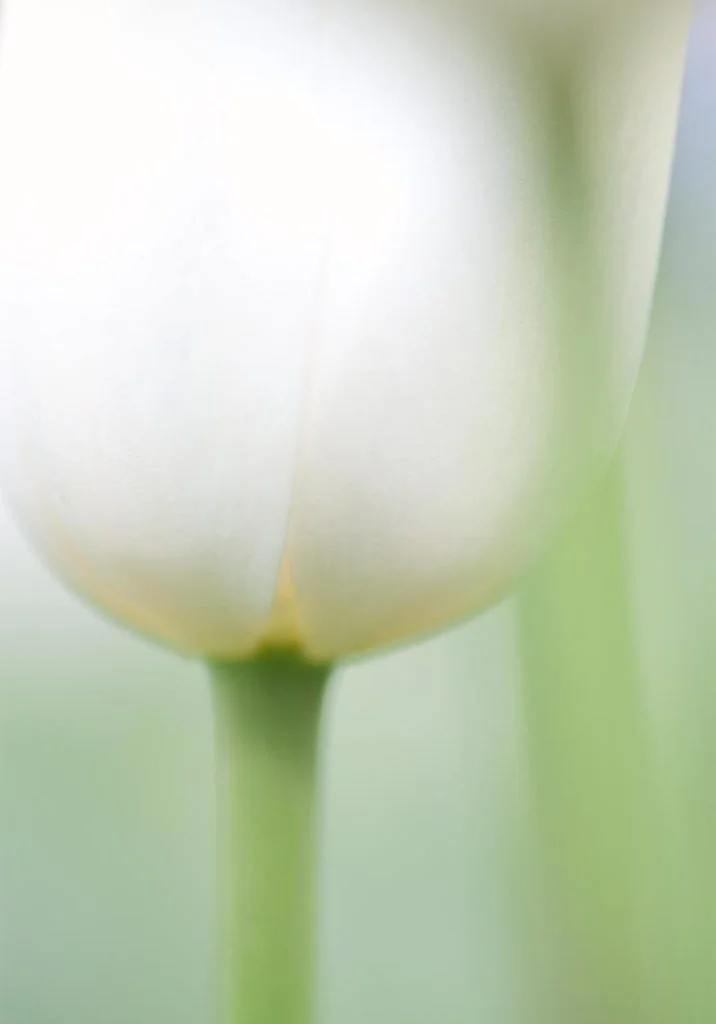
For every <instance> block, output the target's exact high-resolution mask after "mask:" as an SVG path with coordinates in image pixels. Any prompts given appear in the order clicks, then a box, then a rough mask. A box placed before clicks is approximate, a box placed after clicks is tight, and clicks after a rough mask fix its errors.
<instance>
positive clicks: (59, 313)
mask: <svg viewBox="0 0 716 1024" xmlns="http://www.w3.org/2000/svg"><path fill="white" fill-rule="evenodd" d="M7 6H8V7H9V11H8V12H7V23H6V25H5V26H4V38H3V62H2V67H1V69H0V132H1V134H2V148H3V157H2V161H1V162H0V223H1V224H2V229H1V230H0V337H1V338H2V355H3V362H4V366H3V372H4V374H5V379H4V388H5V391H6V392H9V394H10V397H11V404H10V405H8V404H6V406H5V409H4V413H3V415H4V421H5V422H4V430H3V438H2V441H3V446H4V458H3V462H4V468H5V475H6V477H7V479H8V486H9V488H10V491H11V495H12V500H13V503H14V505H15V507H16V508H17V509H18V512H19V514H20V517H21V518H22V519H23V521H24V522H25V524H26V525H27V527H28V529H29V531H30V533H31V535H32V536H33V537H34V539H35V540H36V542H37V544H38V545H39V546H40V547H41V549H43V550H44V551H45V552H46V553H47V555H48V557H49V559H50V560H51V561H52V562H53V563H54V564H55V565H56V566H57V567H58V568H59V569H60V570H61V571H62V572H63V573H64V574H65V575H66V576H67V577H68V578H69V580H70V581H71V582H72V583H74V584H75V585H76V586H78V587H79V588H80V589H82V590H84V591H85V592H86V593H88V595H89V596H90V597H91V598H92V599H94V600H95V601H97V602H98V603H100V604H102V605H104V606H105V607H107V608H108V609H109V610H110V611H111V612H113V613H115V614H117V615H119V616H120V617H122V618H123V619H126V620H128V621H129V622H130V623H132V624H133V625H135V626H137V627H138V628H140V629H146V630H147V631H149V632H150V633H152V634H154V635H156V636H158V637H160V638H162V639H164V640H166V641H169V642H171V643H173V644H177V645H178V646H179V647H181V648H184V649H187V650H196V651H201V652H203V653H208V654H235V653H239V652H241V651H244V650H246V649H248V648H250V647H252V646H253V645H254V644H255V643H256V640H257V637H258V635H259V633H260V631H261V629H262V628H263V624H264V622H265V620H266V618H267V616H268V614H269V611H270V608H271V605H272V603H273V595H274V590H275V587H276V579H277V574H278V569H279V564H280V561H281V555H282V550H283V545H284V541H285V530H286V522H287V516H288V511H289V505H290V494H291V487H292V483H293V475H294V458H295V454H296V446H297V434H298V422H299V419H300V413H301V402H302V399H303V387H304V372H305V368H306V355H307V351H308V348H309V342H310V338H311V333H312V330H313V328H314V326H315V320H316V304H317V295H318V292H317V288H318V281H319V276H320V275H319V266H320V256H321V245H322V241H323V235H324V232H323V231H322V228H321V216H320V214H321V210H320V181H317V180H316V175H315V170H316V168H315V163H316V158H317V147H316V145H314V144H313V142H312V134H315V131H316V126H315V112H314V106H315V104H314V100H313V99H312V97H313V95H314V93H315V82H314V81H313V76H314V74H315V68H316V60H315V50H314V46H315V28H316V22H315V17H314V12H313V4H312V3H308V2H306V3H289V0H284V2H274V3H273V4H271V5H269V4H267V5H265V6H264V8H262V11H261V13H260V14H257V13H256V12H255V8H256V7H257V5H256V4H254V3H246V4H243V5H239V4H237V5H233V9H232V14H231V21H230V23H228V24H227V26H225V27H226V32H225V33H224V37H223V38H222V34H221V33H218V34H215V35H213V36H212V35H211V34H208V35H207V37H206V38H202V36H201V34H200V33H194V35H192V33H190V32H185V33H184V34H183V35H182V36H181V38H179V39H177V37H172V36H171V35H167V36H166V37H165V36H163V35H162V34H161V32H157V33H156V34H154V35H152V34H151V33H150V34H148V35H147V37H146V39H145V38H144V36H143V34H142V33H141V32H140V31H139V29H141V27H142V26H141V25H137V26H135V25H134V24H133V23H132V21H131V19H129V20H127V22H126V23H125V22H122V20H121V18H120V19H119V20H115V19H114V18H113V17H111V16H110V14H109V13H108V12H109V7H107V6H102V5H101V4H100V5H98V7H97V11H96V12H95V13H94V14H93V13H92V11H91V9H90V7H91V5H87V6H85V5H82V4H80V5H75V6H74V7H73V6H72V5H70V10H69V11H66V10H64V5H46V8H47V9H46V10H45V11H44V13H45V14H46V15H47V17H46V18H45V19H38V18H37V17H35V18H34V22H33V19H32V18H27V16H26V13H25V12H24V11H23V5H22V3H18V5H17V7H15V8H13V6H12V3H10V4H8V5H7ZM110 6H111V5H110ZM258 6H260V5H258ZM53 7H54V8H60V9H58V10H57V11H56V13H55V15H54V16H53V13H52V8H53ZM242 10H243V17H242ZM120 13H121V11H120ZM155 13H156V10H155ZM37 14H38V9H37V7H35V15H37ZM185 28H186V26H185ZM194 36H196V38H194ZM217 40H218V42H217ZM6 403H7V399H6Z"/></svg>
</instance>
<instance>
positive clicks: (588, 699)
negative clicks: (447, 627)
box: [519, 463, 656, 1024]
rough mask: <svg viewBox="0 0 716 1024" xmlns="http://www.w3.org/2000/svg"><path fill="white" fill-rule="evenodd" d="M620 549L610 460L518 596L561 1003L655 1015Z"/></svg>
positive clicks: (642, 785)
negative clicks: (557, 936) (648, 984)
mask: <svg viewBox="0 0 716 1024" xmlns="http://www.w3.org/2000/svg"><path fill="white" fill-rule="evenodd" d="M624 556H625V546H624V538H623V533H622V483H621V467H620V465H619V463H617V464H616V465H615V466H614V467H613V469H612V471H611V473H610V475H609V476H608V478H607V479H606V480H605V481H604V483H603V484H602V485H601V487H600V488H599V489H598V491H597V492H596V493H593V494H592V495H590V497H589V499H588V500H587V501H586V502H585V503H584V505H583V506H582V508H581V509H580V510H579V511H578V512H577V514H576V515H575V516H574V517H573V519H572V521H571V522H570V523H569V525H568V526H567V528H566V529H565V530H564V531H563V532H562V534H561V536H560V537H559V539H558V541H557V542H556V543H555V545H554V546H553V548H552V550H551V551H550V552H549V553H548V555H547V556H546V557H545V558H544V560H543V561H542V563H541V564H540V565H539V566H538V567H537V568H536V570H535V571H534V573H533V574H532V576H531V578H530V579H529V580H528V582H527V584H526V586H525V587H524V588H523V591H522V594H521V598H520V601H519V617H520V630H521V651H522V662H523V678H524V707H525V709H526V723H527V740H528V746H529V756H530V762H531V768H532V779H533V785H534V790H533V792H534V795H535V800H536V815H537V822H538V829H539V834H540V840H541V848H542V852H543V854H544V864H545V867H546V869H547V875H546V877H547V879H548V884H549V887H550V894H551V895H553V896H554V904H553V905H554V906H555V907H556V908H557V913H558V915H559V916H560V917H561V920H560V921H559V926H560V930H561V932H562V940H563V942H562V944H561V945H562V948H563V949H564V951H565V962H564V964H563V967H564V976H563V982H562V993H561V996H562V999H563V1001H564V1000H566V1004H565V1003H563V1006H562V1010H563V1012H564V1013H565V1017H566V1019H569V1020H576V1019H579V1020H580V1021H583V1022H584V1021H591V1020H594V1021H609V1022H610V1024H621V1022H624V1024H635V1022H637V1021H641V1020H645V1021H646V1020H647V1019H648V1020H653V1019H656V1018H653V1017H651V1016H649V1013H650V1012H651V1011H649V1010H648V1008H647V1007H646V1006H645V1005H644V992H645V971H646V970H647V966H648V965H647V963H646V958H647V945H646V944H645V942H644V937H645V936H644V932H645V930H646V927H647V921H648V917H649V915H648V914H645V910H646V908H647V906H648V902H647V901H648V890H649V885H650V868H651V867H652V866H653V854H654V850H653V844H652V841H651V840H652V838H653V834H654V833H653V825H654V817H653V810H654V808H653V807H652V806H651V805H652V802H653V801H652V795H653V794H652V792H651V786H650V772H649V764H648V748H647V742H646V737H645V734H644V726H645V716H644V713H643V707H642V698H641V692H640V680H639V674H638V671H637V664H636V654H635V649H634V642H633V630H632V625H631V602H630V595H629V587H628V577H627V571H626V568H625V557H624ZM650 858H651V859H650ZM552 890H553V891H552ZM575 1003H576V1004H575Z"/></svg>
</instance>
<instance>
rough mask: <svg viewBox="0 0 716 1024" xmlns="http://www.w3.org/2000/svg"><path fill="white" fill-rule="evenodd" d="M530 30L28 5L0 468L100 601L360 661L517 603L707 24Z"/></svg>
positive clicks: (433, 20)
mask: <svg viewBox="0 0 716 1024" xmlns="http://www.w3.org/2000/svg"><path fill="white" fill-rule="evenodd" d="M545 2H546V0H545ZM554 2H555V3H556V2H557V0H554ZM539 6H540V5H539V4H537V3H535V4H534V10H536V9H537V8H539ZM552 6H553V5H552ZM170 7H171V9H170ZM523 7H524V5H523V6H520V2H519V0H513V3H512V5H511V7H510V8H509V11H510V17H509V18H505V17H501V16H500V17H498V16H496V15H497V13H499V12H497V9H496V6H495V4H494V3H492V2H489V3H488V2H485V3H479V2H477V0H470V2H468V0H455V2H444V0H440V2H438V0H435V2H429V3H425V2H423V0H420V2H419V0H401V2H397V0H396V2H385V0H340V2H338V0H335V2H333V0H332V2H330V3H328V4H326V3H324V2H319V0H266V2H265V3H262V4H257V3H255V2H254V0H235V2H233V3H232V4H230V5H229V4H226V5H212V4H207V5H201V4H193V3H189V2H188V0H187V2H179V3H177V4H176V5H169V7H168V6H167V5H157V4H152V3H148V4H146V5H140V4H134V3H129V2H128V3H127V4H126V5H124V4H120V5H118V4H116V3H114V2H112V0H92V2H89V0H69V2H68V3H66V4H63V5H59V8H61V9H58V5H52V4H50V3H49V2H46V0H8V2H7V3H6V4H5V5H4V9H3V23H2V27H1V29H0V31H1V33H2V38H1V43H2V60H0V138H2V140H3V141H2V146H3V159H2V161H0V390H1V393H0V457H1V464H0V469H1V471H2V479H3V482H4V487H5V490H6V492H7V494H8V497H9V500H10V502H11V504H12V506H13V508H14V510H15V511H16V513H17V516H18V519H19V521H20V522H21V523H22V524H23V526H24V528H25V529H26V531H27V533H28V535H29V536H30V537H31V538H32V540H33V541H34V543H35V544H36V545H37V546H38V548H39V549H40V550H41V551H42V552H43V554H44V555H45V556H46V557H47V559H48V561H49V562H50V563H51V564H53V565H54V566H55V567H56V568H57V570H58V571H59V572H60V574H61V575H63V576H64V577H65V578H66V579H67V580H68V581H69V582H70V584H71V585H73V586H75V587H76V588H78V589H80V590H82V591H83V592H84V593H86V594H87V596H88V597H89V598H90V599H91V600H92V601H94V602H95V603H97V604H98V605H100V606H102V607H104V608H106V609H107V610H108V611H109V612H110V613H112V614H114V615H116V616H117V617H119V618H121V619H123V620H124V621H126V622H127V623H128V624H129V625H131V626H133V627H135V628H137V629H139V630H143V631H145V632H148V633H150V634H151V635H153V636H155V637H156V638H157V639H159V640H161V641H162V642H165V643H169V644H171V645H173V646H175V647H177V648H178V649H180V650H182V651H184V652H187V653H190V654H199V655H206V656H210V657H216V658H232V657H241V656H244V655H248V654H250V653H253V652H254V651H256V650H257V649H260V648H263V647H266V646H267V645H275V646H286V645H288V646H294V647H296V646H297V647H299V648H300V649H301V651H302V652H303V653H304V654H305V655H306V656H308V657H309V658H311V659H313V660H329V659H333V658H335V657H338V656H340V655H343V654H346V653H349V652H352V651H363V650H366V649H369V648H371V647H375V646H380V645H383V644H386V643H391V642H393V641H396V640H399V639H405V638H407V637H409V636H411V635H413V634H414V633H415V632H419V631H422V630H426V629H435V628H438V627H440V626H442V625H444V624H446V623H448V622H450V621H452V620H453V619H455V618H458V617H460V616H464V615H467V614H470V613H471V612H474V611H476V610H478V609H479V608H481V607H484V606H485V604H487V603H488V602H490V601H492V600H494V599H496V598H497V597H498V596H499V595H500V594H501V593H502V592H504V590H505V588H506V587H508V586H509V585H510V584H511V582H512V581H513V580H514V579H515V578H516V577H517V575H518V574H519V573H520V571H521V570H522V569H523V568H524V566H525V564H526V563H527V562H528V561H529V560H530V559H531V558H532V557H533V556H534V554H535V552H536V551H537V550H538V549H539V547H540V545H541V544H543V543H544V541H545V538H546V537H547V536H548V535H549V533H550V531H551V530H552V529H553V527H554V525H555V523H557V522H558V521H559V519H560V518H561V517H562V516H563V515H564V514H565V512H566V510H567V509H568V507H569V505H570V503H571V502H572V501H573V500H574V498H575V496H576V492H577V490H578V488H580V487H582V486H584V483H585V482H587V481H588V480H589V479H590V477H591V476H593V475H594V474H596V473H597V472H599V471H600V470H601V469H602V468H603V466H604V464H605V462H606V460H607V459H608V457H609V454H610V452H611V450H612V449H613V446H614V444H615V442H616V439H617V437H618V433H619V430H620V428H621V425H622V424H623V421H624V416H625V413H626V409H627V406H628V402H629V398H630V395H631V391H632V388H633V384H634V379H635V375H636V372H637V369H638V365H639V361H640V358H641V352H642V348H643V342H644V335H645V330H646V325H647V320H648V313H649V306H650V302H651V292H652V288H653V282H654V275H655V271H656V266H657V260H658V253H659V247H660V237H661V230H662V224H663V218H664V210H665V204H666V196H667V186H668V179H669V171H670V166H671V157H672V150H673V141H674V132H675V125H676V118H677V111H678V102H679V94H680V86H681V76H682V66H683V59H684V48H685V39H686V34H687V28H688V11H687V9H686V7H685V5H684V4H683V3H680V2H676V0H675V2H673V3H663V4H658V3H657V4H655V5H653V6H652V7H650V9H649V10H648V11H647V10H646V8H645V7H644V6H643V5H642V4H639V3H636V2H635V3H632V4H629V3H624V5H623V11H624V13H623V16H618V15H617V14H616V13H615V11H616V8H614V9H612V7H610V6H607V7H605V9H604V11H605V13H604V15H603V17H602V16H601V15H600V16H599V17H598V18H597V22H598V28H599V31H592V30H591V29H592V28H593V26H594V24H595V22H593V21H589V22H588V24H589V25H590V30H589V31H587V30H586V28H582V27H580V25H581V22H579V20H577V21H575V22H574V23H573V27H572V29H571V30H570V31H571V32H572V35H571V36H569V37H567V36H564V37H563V40H562V42H561V43H560V45H559V46H552V45H551V44H550V45H547V46H545V45H544V39H537V38H536V37H534V38H533V33H531V31H530V30H529V29H530V25H531V24H532V20H531V14H530V13H529V12H528V10H527V7H524V9H523ZM507 9H508V8H505V10H507ZM546 9H547V8H546V6H545V11H546ZM594 11H595V12H596V8H594ZM595 17H596V13H595ZM555 24H556V22H555ZM586 24H587V22H585V25H586ZM568 38H569V40H570V43H569V46H567V45H566V43H565V42H564V40H565V39H568ZM570 47H573V49H570ZM570 54H571V55H572V57H573V59H570ZM48 83H51V86H50V85H49V84H48ZM555 83H557V85H556V84H555ZM560 103H561V104H562V107H560ZM562 108H563V110H567V111H568V112H569V116H568V117H567V118H566V119H565V123H566V122H568V125H567V127H564V126H562V127H560V123H561V122H560V117H561V116H562V114H560V110H561V109H562ZM30 128H31V130H30ZM560 132H563V134H564V138H562V137H561V135H560ZM565 140H566V143H568V144H566V143H565ZM560 161H562V162H563V163H564V166H561V165H560ZM557 182H559V183H560V187H556V183H557ZM562 185H564V187H561V186H562ZM575 225H576V226H575ZM573 286H574V289H578V290H579V292H580V301H579V302H578V301H577V300H576V298H575V293H573ZM575 309H577V311H578V312H579V311H580V310H581V316H582V318H583V319H582V322H581V323H580V322H579V320H578V318H577V317H575ZM590 344H595V345H596V346H597V348H598V350H599V362H600V365H601V366H603V368H604V372H603V373H602V374H595V375H593V376H587V377H586V379H584V380H581V381H577V380H576V378H575V380H574V381H573V382H572V383H573V384H574V387H575V389H576V390H575V395H577V394H578V396H579V400H577V398H574V400H572V401H565V396H564V391H565V388H566V389H567V391H569V387H570V378H569V373H567V372H566V371H565V368H564V366H563V365H562V363H563V362H564V361H565V356H566V357H567V360H566V361H569V359H570V358H571V357H570V356H569V353H570V352H571V353H574V352H575V351H579V350H580V346H582V347H588V346H589V345H590ZM570 372H571V371H570ZM579 389H581V390H579ZM583 397H584V398H585V399H587V401H586V402H583V401H582V398H583ZM585 404H586V405H588V406H590V407H591V406H592V405H593V406H594V408H595V410H597V411H598V413H599V416H598V418H597V419H598V422H599V431H597V432H596V434H595V433H594V431H592V433H591V434H589V436H587V434H588V431H587V430H586V428H585V429H584V430H583V429H582V425H580V424H579V423H577V422H573V421H572V420H571V419H570V410H573V409H577V408H578V407H580V406H582V405H585ZM595 422H597V421H596V420H595ZM565 436H568V437H569V446H568V449H569V450H568V451H567V448H566V447H565V445H564V440H563V439H564V437H565Z"/></svg>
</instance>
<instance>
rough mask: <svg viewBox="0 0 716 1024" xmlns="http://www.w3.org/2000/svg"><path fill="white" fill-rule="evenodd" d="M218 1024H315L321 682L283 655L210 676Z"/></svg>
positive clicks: (310, 668) (315, 670) (323, 671)
mask: <svg viewBox="0 0 716 1024" xmlns="http://www.w3.org/2000/svg"><path fill="white" fill-rule="evenodd" d="M210 668H211V675H212V688H213V694H214V704H215V709H216V734H217V735H216V745H217V815H218V907H217V917H218V999H219V1012H218V1019H219V1021H220V1024H313V1020H314V1005H313V1004H314V964H315V937H316V927H315V924H316V909H315V905H316V900H315V865H316V826H315V818H316V815H315V807H316V774H317V773H316V766H317V753H318V732H319V728H318V727H319V720H320V716H321V709H322V706H323V700H324V696H325V692H326V689H327V682H328V677H329V673H330V669H329V668H328V667H318V666H314V665H308V664H307V663H305V662H302V661H301V660H299V659H298V658H295V657H290V656H278V655H276V656H271V657H262V658H257V659H255V660H252V661H247V662H243V663H239V664H234V663H220V662H219V663H217V662H214V663H212V664H211V666H210Z"/></svg>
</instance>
